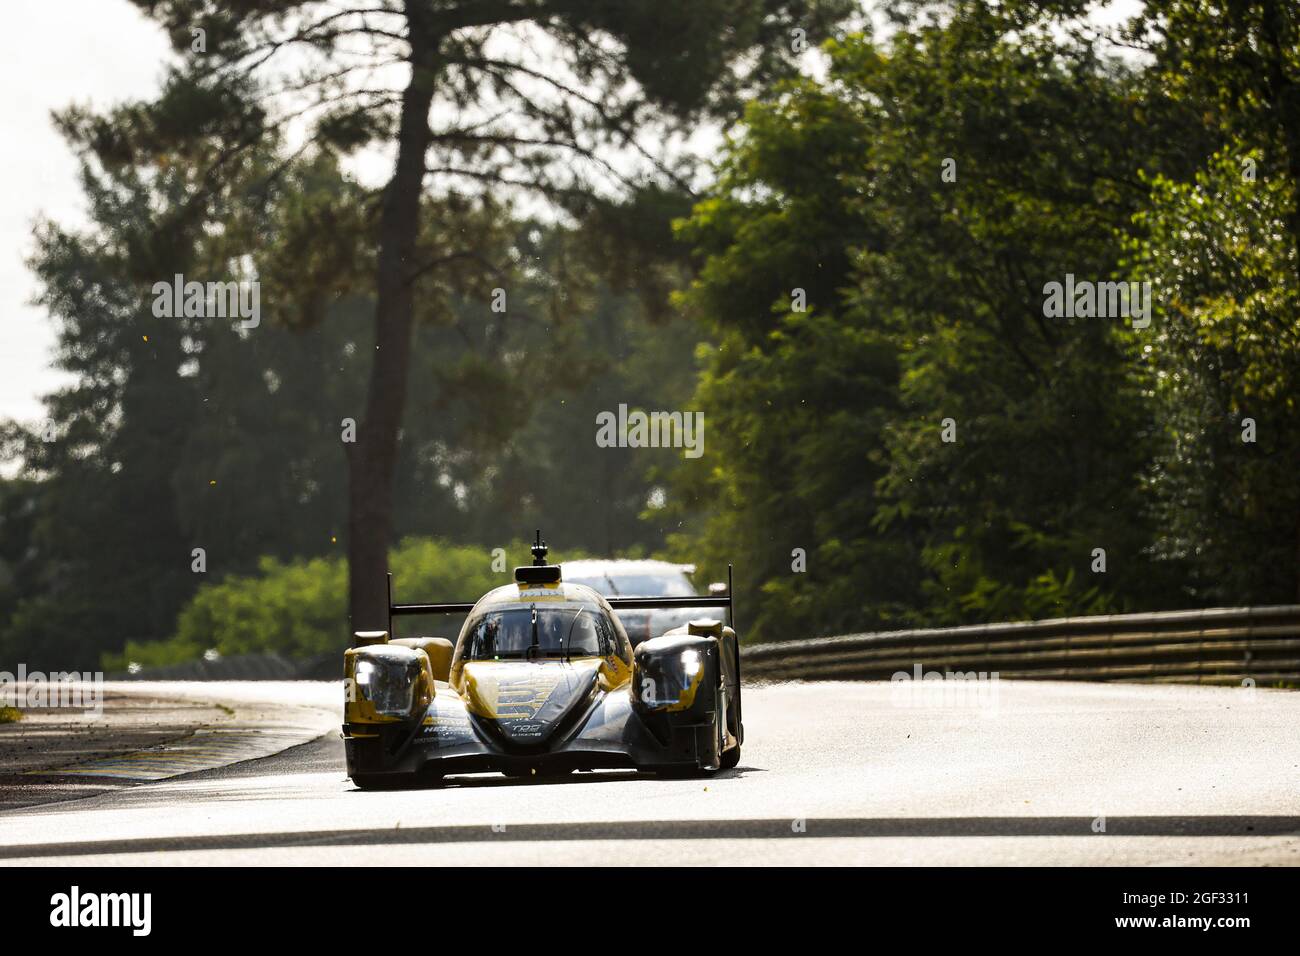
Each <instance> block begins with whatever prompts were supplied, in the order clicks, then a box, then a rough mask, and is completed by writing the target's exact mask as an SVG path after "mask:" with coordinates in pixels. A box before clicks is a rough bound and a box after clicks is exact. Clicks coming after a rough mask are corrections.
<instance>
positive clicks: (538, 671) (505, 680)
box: [344, 583, 698, 736]
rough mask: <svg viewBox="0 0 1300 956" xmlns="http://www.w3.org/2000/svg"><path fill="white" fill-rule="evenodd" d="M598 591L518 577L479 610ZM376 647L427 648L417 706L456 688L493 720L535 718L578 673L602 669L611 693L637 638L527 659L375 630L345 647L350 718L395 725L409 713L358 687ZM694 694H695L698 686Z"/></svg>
mask: <svg viewBox="0 0 1300 956" xmlns="http://www.w3.org/2000/svg"><path fill="white" fill-rule="evenodd" d="M579 588H581V590H578V589H579ZM591 594H594V592H591V591H590V590H589V589H587V588H585V587H582V586H581V585H578V586H574V585H566V584H563V583H555V584H529V585H525V584H511V585H506V586H503V587H499V588H496V589H494V590H493V591H490V592H488V594H486V595H484V596H483V598H482V599H481V600H480V601H479V603H478V605H477V606H476V608H475V610H474V613H475V614H478V613H481V612H482V611H484V610H486V609H489V608H494V607H501V606H509V605H518V604H521V603H523V602H527V603H533V602H536V601H569V602H575V603H584V604H589V603H590V597H589V595H591ZM602 603H603V602H602ZM625 640H626V639H625ZM376 646H380V647H383V646H404V647H407V648H410V649H411V650H413V651H416V652H420V668H421V670H420V675H421V676H420V681H419V685H418V686H417V688H416V694H415V699H414V702H413V706H414V707H415V708H418V709H428V707H429V704H430V703H431V702H432V701H433V698H434V695H435V694H436V693H443V694H445V693H453V694H455V695H456V696H457V697H459V698H460V700H461V701H462V702H463V703H464V704H465V708H466V710H468V711H469V712H470V713H472V714H475V715H476V716H480V717H486V718H491V719H501V718H505V719H512V718H522V719H531V718H532V717H534V716H536V714H537V713H538V711H540V710H541V708H542V706H543V705H544V704H545V703H546V702H547V701H548V700H549V699H550V697H551V694H552V693H553V692H554V691H555V689H556V687H557V686H558V685H559V683H560V681H561V680H565V681H571V680H574V679H575V672H576V675H577V677H578V679H583V678H585V677H586V676H587V675H589V674H591V673H592V672H593V671H594V673H595V678H596V682H597V684H598V686H599V687H600V689H601V690H603V691H605V692H607V693H608V692H610V691H613V690H616V689H618V688H621V687H623V686H625V685H627V684H628V682H630V681H631V679H632V664H631V646H630V645H625V646H622V647H619V648H618V652H617V653H614V654H610V655H609V656H607V657H575V658H570V659H567V660H564V661H560V660H549V659H545V660H541V661H536V662H529V663H526V664H525V663H523V662H520V661H462V660H461V659H460V658H459V655H455V654H454V653H453V649H452V643H451V642H450V641H447V640H445V639H443V638H399V639H397V640H393V641H389V640H388V635H387V634H386V633H384V632H375V633H374V635H373V636H368V639H367V641H366V646H364V647H355V648H351V649H349V650H348V651H347V652H346V653H345V654H344V677H345V680H346V687H347V688H348V693H347V696H346V705H345V708H344V715H345V716H344V719H345V720H346V722H347V723H348V724H352V725H358V724H361V725H364V724H388V723H398V722H400V721H401V720H402V719H403V718H401V717H392V716H388V715H385V714H380V713H377V712H376V711H375V708H374V706H373V705H372V704H371V703H370V702H369V701H368V700H366V699H365V698H364V696H362V695H361V694H360V693H359V692H358V691H357V685H356V680H355V674H356V662H357V659H358V658H359V657H364V656H365V654H366V653H367V652H368V651H369V650H371V649H372V648H374V647H376ZM521 674H522V675H523V676H522V677H521ZM444 681H445V683H444ZM696 683H697V684H698V681H697V682H696ZM691 694H692V699H693V696H694V688H692V691H691ZM687 706H689V703H688V704H687ZM416 712H418V711H416ZM353 736H364V733H363V734H360V735H358V734H357V733H356V731H355V729H354V731H353Z"/></svg>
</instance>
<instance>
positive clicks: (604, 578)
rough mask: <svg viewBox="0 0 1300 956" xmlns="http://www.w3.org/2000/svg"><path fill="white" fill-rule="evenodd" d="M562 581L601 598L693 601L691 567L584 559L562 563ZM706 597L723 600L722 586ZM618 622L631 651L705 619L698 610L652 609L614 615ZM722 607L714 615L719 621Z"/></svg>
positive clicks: (724, 589)
mask: <svg viewBox="0 0 1300 956" xmlns="http://www.w3.org/2000/svg"><path fill="white" fill-rule="evenodd" d="M561 568H562V569H563V574H564V580H565V581H572V582H574V583H576V584H585V585H586V586H587V587H589V588H592V589H593V590H595V591H596V592H597V593H599V594H601V595H602V596H604V597H607V598H611V597H696V596H698V595H699V592H698V591H697V590H696V587H695V583H694V581H692V580H691V575H693V574H694V573H695V565H693V564H674V563H673V562H671V561H652V560H631V559H624V558H617V559H614V558H611V559H588V560H582V561H565V562H563V563H562V565H561ZM708 593H709V594H710V595H717V596H724V595H726V593H727V586H726V585H725V584H710V585H709V590H708ZM617 613H618V617H619V620H621V621H622V622H623V628H624V629H625V630H626V631H627V636H628V638H629V639H630V640H631V642H632V646H633V647H635V646H636V645H637V644H639V643H640V642H641V641H644V640H646V639H648V638H651V637H658V636H659V635H661V634H663V633H664V632H665V631H668V630H671V629H673V628H674V627H678V626H680V625H683V624H686V623H688V622H689V621H691V620H692V619H694V618H699V617H706V616H708V612H707V611H701V610H699V609H698V608H696V609H692V608H681V609H675V608H656V609H653V610H646V611H631V610H629V611H618V612H617ZM722 614H723V605H719V606H718V613H717V615H715V616H716V617H718V618H719V619H721V618H722Z"/></svg>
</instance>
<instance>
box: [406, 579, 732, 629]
mask: <svg viewBox="0 0 1300 956" xmlns="http://www.w3.org/2000/svg"><path fill="white" fill-rule="evenodd" d="M732 593H733V592H732V585H731V565H727V593H726V594H717V595H713V594H710V595H705V596H702V597H612V598H606V599H605V600H606V601H608V602H609V606H610V607H612V608H613V609H614V610H615V611H642V610H660V609H665V608H678V607H725V608H726V609H727V626H728V627H730V628H733V629H734V628H735V626H736V624H735V614H734V612H733V610H732ZM473 609H474V604H473V602H470V603H464V602H459V603H457V602H453V603H450V604H394V603H393V575H392V573H391V572H390V573H389V575H388V634H389V636H390V637H391V636H392V634H393V618H395V617H405V616H408V615H416V614H468V613H469V612H470V611H472V610H473Z"/></svg>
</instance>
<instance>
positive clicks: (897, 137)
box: [674, 4, 1178, 639]
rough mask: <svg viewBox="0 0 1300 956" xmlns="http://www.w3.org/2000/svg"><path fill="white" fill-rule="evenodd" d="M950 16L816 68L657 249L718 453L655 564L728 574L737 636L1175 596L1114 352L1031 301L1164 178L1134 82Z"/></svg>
mask: <svg viewBox="0 0 1300 956" xmlns="http://www.w3.org/2000/svg"><path fill="white" fill-rule="evenodd" d="M952 6H953V7H955V8H956V14H955V15H954V16H953V17H952V18H950V19H948V20H946V21H944V25H943V26H936V25H933V24H931V23H928V22H925V21H918V22H917V23H916V24H914V25H913V24H908V25H906V26H905V28H903V29H900V30H899V31H898V32H897V33H895V34H894V35H893V36H891V38H890V40H889V42H888V43H886V44H876V43H874V42H873V41H872V40H870V39H869V38H867V37H850V38H848V39H846V40H844V41H843V42H837V43H831V44H828V45H827V49H828V52H829V54H830V57H831V68H830V73H829V76H828V77H827V79H826V80H825V81H824V82H821V83H816V82H812V81H803V82H800V83H795V84H791V85H789V86H788V87H786V88H785V90H784V92H783V95H782V96H781V97H779V98H778V99H777V100H776V101H774V102H770V103H764V104H755V105H752V106H751V107H750V109H749V111H748V112H747V114H746V125H745V128H744V131H743V133H742V134H741V135H739V136H736V137H734V138H733V140H732V142H731V144H730V148H729V150H728V152H727V154H726V156H725V158H724V160H723V164H722V167H721V170H720V175H719V179H718V183H717V185H716V187H715V188H714V189H713V190H712V191H711V193H710V195H709V196H708V197H707V198H706V199H704V200H703V201H702V202H700V203H699V204H698V205H697V206H696V208H695V210H694V212H693V214H692V216H691V218H690V219H689V220H687V221H685V222H684V223H682V225H681V227H680V235H681V236H682V237H683V239H685V240H688V241H691V242H692V243H693V245H694V247H695V249H696V250H697V253H698V255H699V257H700V266H699V270H698V276H697V278H696V280H695V282H694V283H693V284H692V286H691V288H690V290H689V292H688V293H686V294H685V295H684V296H683V297H682V299H681V301H682V304H683V305H684V306H685V307H686V308H687V309H688V310H690V311H691V312H692V313H693V314H695V315H697V316H699V317H700V318H702V319H703V320H704V321H706V322H707V323H709V324H710V325H711V326H712V327H714V328H715V329H717V334H718V337H719V339H718V341H719V347H718V349H717V350H716V351H714V352H711V353H708V354H707V355H706V360H707V364H706V367H705V370H704V372H703V374H702V376H701V379H700V383H699V386H698V390H697V393H696V400H697V402H699V403H700V404H701V405H702V406H703V407H704V408H705V410H706V416H707V420H708V422H709V425H710V435H711V438H710V440H711V442H712V445H711V449H712V450H713V453H714V454H716V456H717V457H713V456H712V455H711V456H710V459H711V460H710V463H709V464H707V465H706V464H688V465H686V466H684V467H683V468H681V469H679V471H678V472H677V474H676V476H675V482H676V485H677V491H678V496H679V500H684V501H686V502H689V505H686V506H684V507H683V519H684V520H689V517H690V514H691V512H690V510H689V509H690V506H693V507H694V508H695V512H694V513H697V514H700V515H702V516H703V519H702V520H700V521H698V522H695V523H691V524H689V525H688V527H687V530H686V531H685V532H684V533H683V534H681V535H680V536H678V537H677V538H676V539H675V540H674V544H675V547H676V548H677V550H678V551H679V553H681V554H682V555H687V554H690V555H695V554H697V552H698V551H699V550H701V549H703V551H704V552H705V555H706V557H705V561H706V563H711V564H716V563H717V562H718V561H719V560H721V556H722V555H723V554H724V553H727V552H730V553H733V554H736V553H738V554H742V555H744V556H745V560H746V563H747V564H748V565H749V567H747V568H746V571H747V573H746V576H745V578H744V579H742V581H741V582H740V584H739V585H738V587H739V588H742V589H743V590H742V592H741V593H742V606H745V605H749V606H751V607H752V610H751V611H750V628H749V634H750V636H751V637H756V638H759V639H762V638H781V637H793V636H799V635H801V634H803V633H806V632H807V631H808V630H809V629H811V630H812V631H813V632H814V633H816V632H828V631H835V630H841V629H844V628H847V627H857V628H869V627H877V626H882V625H889V624H891V623H901V622H909V623H925V624H953V623H966V622H969V621H971V620H995V619H1007V618H1019V617H1026V616H1042V615H1049V616H1050V615H1053V614H1066V613H1087V612H1091V611H1098V610H1118V609H1122V608H1126V607H1139V606H1141V607H1152V606H1156V607H1158V606H1167V605H1168V604H1169V603H1171V602H1173V601H1175V600H1176V599H1177V597H1178V591H1177V589H1176V587H1175V585H1174V579H1175V575H1174V574H1172V573H1161V570H1160V569H1159V568H1157V567H1155V566H1153V564H1152V561H1151V558H1150V556H1149V555H1148V554H1147V551H1146V548H1147V546H1148V545H1149V543H1150V541H1151V538H1152V536H1153V528H1152V523H1151V519H1149V518H1148V517H1146V516H1145V515H1144V514H1143V510H1142V503H1141V501H1140V497H1139V492H1138V480H1137V476H1138V474H1139V473H1140V472H1141V471H1142V469H1143V467H1144V465H1145V463H1146V461H1147V458H1146V457H1145V456H1144V453H1143V449H1142V448H1141V447H1139V446H1137V445H1135V443H1134V438H1135V436H1137V435H1138V434H1139V433H1140V432H1141V430H1142V427H1143V424H1144V417H1143V410H1142V408H1141V404H1140V398H1139V392H1138V388H1137V387H1136V386H1135V385H1134V384H1133V383H1132V381H1131V378H1130V375H1129V372H1128V369H1127V367H1126V365H1125V351H1124V346H1123V333H1122V331H1121V329H1120V326H1119V324H1118V322H1113V321H1112V322H1110V323H1107V322H1106V320H1098V319H1075V320H1047V319H1045V317H1044V314H1043V304H1042V303H1043V289H1044V285H1045V284H1046V283H1047V282H1049V281H1052V280H1058V281H1059V280H1062V279H1064V277H1065V275H1066V274H1067V273H1073V274H1075V275H1077V276H1079V277H1081V278H1088V279H1092V280H1093V281H1103V280H1106V279H1108V278H1110V277H1112V276H1113V275H1114V274H1115V273H1116V272H1117V271H1118V269H1119V268H1120V261H1119V260H1120V247H1119V243H1118V240H1117V238H1116V233H1117V232H1118V231H1119V230H1121V229H1122V228H1123V227H1124V226H1125V224H1126V223H1127V222H1128V220H1129V218H1130V217H1131V216H1132V215H1133V214H1134V213H1135V212H1136V211H1137V209H1138V208H1140V204H1141V202H1142V200H1143V199H1144V191H1143V189H1142V187H1141V186H1140V184H1139V183H1138V175H1137V172H1138V170H1139V169H1140V168H1141V166H1142V165H1143V163H1146V162H1151V161H1152V160H1155V161H1157V162H1159V161H1160V160H1161V157H1162V156H1163V155H1164V152H1165V149H1164V147H1162V146H1161V144H1160V142H1159V139H1158V137H1156V136H1155V135H1154V134H1153V132H1152V128H1151V126H1148V125H1146V124H1144V123H1143V122H1142V121H1141V119H1140V117H1139V115H1138V111H1137V110H1136V109H1135V102H1136V96H1137V94H1138V91H1139V81H1138V78H1137V77H1136V76H1135V75H1134V74H1132V73H1131V72H1130V71H1128V70H1126V69H1124V68H1122V67H1121V66H1120V65H1119V64H1117V63H1115V62H1112V61H1108V60H1106V59H1104V58H1103V57H1102V56H1100V54H1099V53H1098V51H1097V47H1096V44H1095V43H1089V42H1084V41H1080V40H1074V39H1071V40H1068V41H1063V40H1062V39H1061V38H1060V37H1059V36H1056V35H1054V33H1053V32H1052V31H1051V30H1049V29H1045V28H1043V27H1042V26H1041V25H1040V24H1032V25H1030V26H1027V25H1026V21H1024V20H1016V21H1014V22H1012V21H1008V20H1006V19H1003V18H1002V17H1001V16H1000V15H999V14H998V13H996V12H993V11H991V10H989V9H988V8H985V7H983V6H981V5H975V4H954V5H952ZM1013 27H1014V34H1013V32H1012V30H1013ZM1031 27H1032V28H1031ZM1152 112H1154V113H1156V114H1158V115H1159V117H1160V120H1161V123H1162V124H1166V123H1170V122H1173V120H1172V119H1170V118H1169V117H1167V116H1166V114H1165V111H1161V110H1159V109H1156V110H1153V111H1152ZM1079 117H1087V125H1088V129H1089V133H1088V135H1087V136H1086V137H1080V136H1077V135H1075V133H1074V130H1075V127H1076V126H1077V124H1078V122H1079ZM949 159H955V161H956V165H955V167H953V168H954V169H955V174H956V175H955V181H949V180H945V178H944V177H943V172H944V170H945V161H947V160H949ZM796 288H797V289H802V290H804V291H805V293H806V295H807V302H808V306H809V308H808V311H807V312H804V313H799V312H795V311H793V308H794V306H793V304H792V290H793V289H796ZM945 419H952V420H953V421H954V423H955V426H956V428H957V440H956V441H955V442H951V443H950V442H945V441H943V440H941V436H940V430H941V426H942V423H943V421H944V420H945ZM1095 547H1104V548H1105V549H1106V551H1107V554H1108V563H1109V568H1108V573H1107V575H1105V576H1102V575H1100V574H1098V575H1094V574H1093V572H1092V571H1091V569H1090V559H1091V553H1092V550H1093V548H1095ZM795 548H802V549H804V550H805V551H806V553H807V571H806V572H805V573H802V574H801V573H794V572H793V571H792V563H791V560H792V559H791V556H790V555H791V551H792V550H793V549H795ZM742 566H744V565H742ZM1085 582H1087V583H1085Z"/></svg>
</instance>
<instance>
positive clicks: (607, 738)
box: [343, 532, 744, 790]
mask: <svg viewBox="0 0 1300 956" xmlns="http://www.w3.org/2000/svg"><path fill="white" fill-rule="evenodd" d="M532 552H533V563H532V564H531V565H525V566H522V567H519V568H516V569H515V574H514V582H513V583H511V584H508V585H505V586H503V587H498V588H494V589H493V590H491V591H489V592H488V593H487V594H485V595H483V597H481V598H480V599H479V600H478V601H477V602H476V603H474V604H467V603H448V604H394V603H393V602H392V597H391V579H390V597H389V627H388V630H387V631H361V632H357V634H356V646H355V647H352V648H349V649H348V650H347V652H346V653H345V655H344V678H345V685H344V686H345V688H346V691H345V702H344V724H343V740H344V745H345V749H346V753H347V768H348V776H349V777H351V778H352V781H353V782H354V783H355V784H356V785H357V786H358V787H360V788H362V789H367V790H368V789H383V788H388V787H393V786H401V785H405V784H409V783H411V782H417V783H418V782H437V781H440V780H442V779H443V778H445V777H447V776H449V775H456V774H465V773H481V772H498V773H503V774H506V775H507V776H517V777H533V776H545V775H559V774H567V773H570V772H573V771H593V770H601V769H628V770H638V771H648V772H655V773H660V774H682V773H688V774H693V773H709V772H712V771H717V770H725V769H728V768H732V767H735V766H736V765H737V763H738V761H739V760H740V745H741V743H742V742H743V740H744V725H743V724H742V722H741V699H740V652H739V645H738V643H737V638H736V632H735V630H734V629H733V628H732V626H731V617H732V603H731V590H730V587H728V589H727V594H726V595H725V597H724V596H721V595H718V596H711V597H689V596H678V597H655V598H606V597H604V596H603V595H601V594H600V593H599V592H597V591H596V590H595V589H593V588H591V587H589V586H587V585H584V584H578V583H575V582H567V581H565V580H564V579H563V577H562V573H561V568H560V566H559V565H554V564H547V563H546V555H547V547H546V545H545V543H543V542H542V540H541V533H540V532H538V535H537V539H536V544H534V545H533V547H532ZM729 584H730V568H728V585H729ZM719 606H721V607H723V608H725V611H726V616H727V621H726V622H725V623H724V622H723V621H720V620H717V619H714V618H700V619H697V620H692V621H690V622H688V623H686V624H683V625H680V626H678V627H675V628H672V629H670V630H668V631H667V632H666V633H663V634H660V635H658V636H656V637H652V638H650V639H648V640H645V641H642V642H641V643H640V644H639V645H638V646H637V647H636V648H635V649H633V647H632V644H631V642H630V641H629V640H628V636H627V632H626V631H625V630H624V627H623V625H622V623H621V622H620V621H619V619H618V616H617V614H616V612H617V611H620V610H627V609H638V608H639V609H650V608H677V609H681V608H701V607H715V608H716V607H719ZM466 613H467V614H468V616H467V617H466V619H465V623H464V625H463V626H462V627H461V629H460V634H459V636H458V637H457V639H456V642H455V643H454V644H453V643H452V642H451V641H449V640H447V639H445V638H438V637H414V638H398V639H393V638H392V634H393V626H392V620H393V618H394V617H397V616H404V615H423V614H466Z"/></svg>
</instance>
